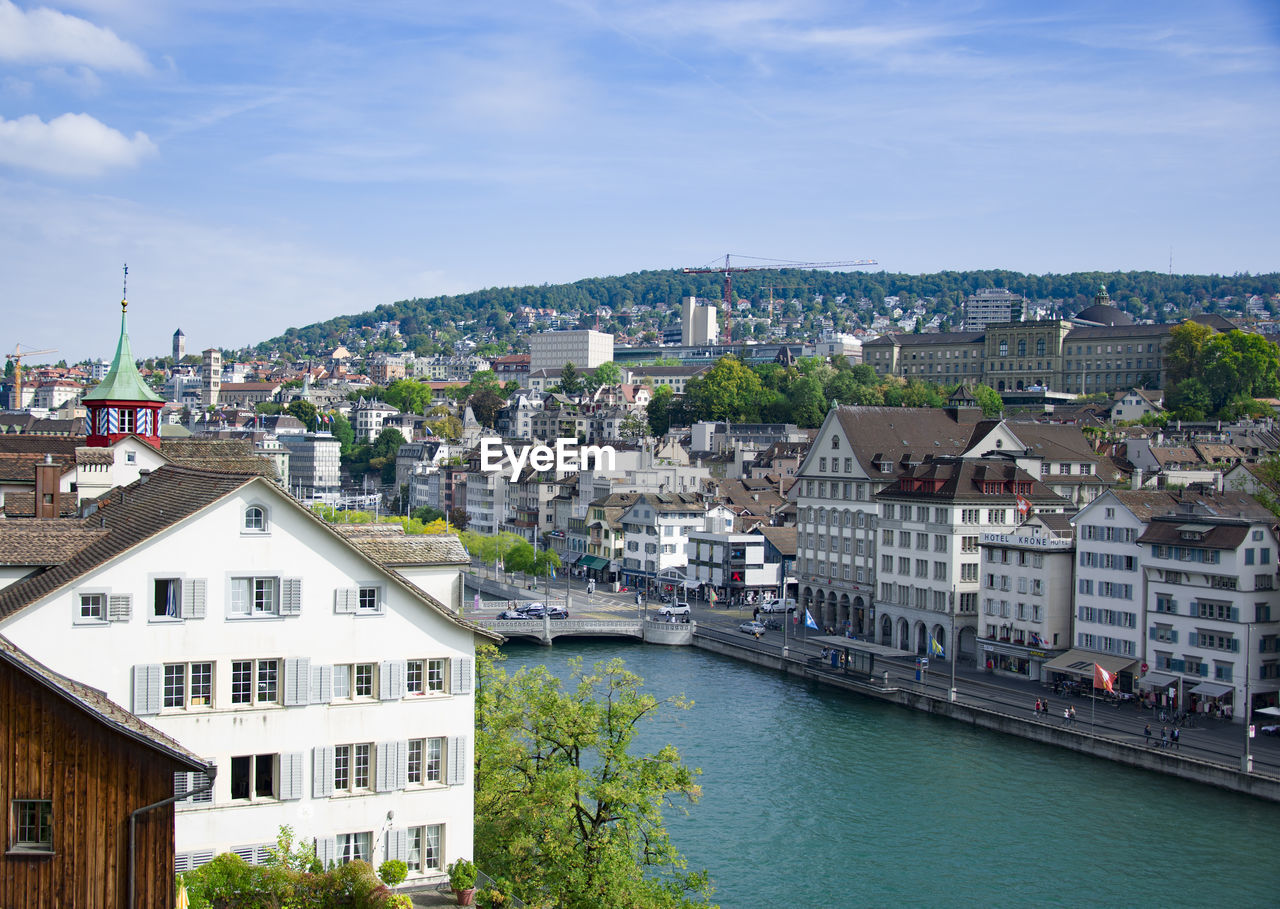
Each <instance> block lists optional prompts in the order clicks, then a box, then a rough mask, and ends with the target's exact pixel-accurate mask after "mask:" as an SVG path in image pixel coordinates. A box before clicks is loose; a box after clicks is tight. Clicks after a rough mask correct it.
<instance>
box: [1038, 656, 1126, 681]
mask: <svg viewBox="0 0 1280 909" xmlns="http://www.w3.org/2000/svg"><path fill="white" fill-rule="evenodd" d="M1137 662H1138V661H1137V660H1131V659H1129V658H1128V657H1122V656H1112V655H1111V654H1107V653H1093V652H1092V651H1089V650H1068V651H1067V652H1066V653H1064V654H1063V655H1062V656H1058V657H1054V658H1053V659H1052V660H1050V661H1049V662H1047V663H1045V664H1044V668H1045V669H1048V670H1050V671H1051V672H1069V673H1071V674H1072V675H1078V676H1081V677H1085V676H1087V677H1089V678H1093V664H1094V663H1097V664H1098V665H1099V666H1101V667H1102V668H1103V669H1105V670H1107V672H1112V673H1116V672H1124V671H1125V670H1127V669H1131V668H1132V667H1133V665H1134V664H1135V663H1137Z"/></svg>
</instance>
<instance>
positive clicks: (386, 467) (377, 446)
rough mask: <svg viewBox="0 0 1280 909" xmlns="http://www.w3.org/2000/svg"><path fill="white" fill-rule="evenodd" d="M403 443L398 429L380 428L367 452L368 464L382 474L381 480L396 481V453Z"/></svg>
mask: <svg viewBox="0 0 1280 909" xmlns="http://www.w3.org/2000/svg"><path fill="white" fill-rule="evenodd" d="M403 444H405V441H404V436H403V435H401V433H400V430H398V429H396V428H394V427H390V428H387V429H384V430H382V432H380V433H379V434H378V438H377V439H376V440H375V441H374V443H373V448H372V449H371V450H370V452H369V466H370V467H371V468H373V469H374V470H377V471H379V472H380V473H381V474H382V482H383V483H384V484H385V483H394V482H395V481H396V453H397V452H398V451H399V450H400V446H401V445H403Z"/></svg>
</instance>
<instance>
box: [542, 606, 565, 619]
mask: <svg viewBox="0 0 1280 909" xmlns="http://www.w3.org/2000/svg"><path fill="white" fill-rule="evenodd" d="M547 615H549V616H551V618H553V619H567V618H569V610H567V609H565V608H564V607H563V606H548V607H547Z"/></svg>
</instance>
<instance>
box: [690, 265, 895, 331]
mask: <svg viewBox="0 0 1280 909" xmlns="http://www.w3.org/2000/svg"><path fill="white" fill-rule="evenodd" d="M731 258H732V254H731V253H726V254H725V257H724V265H704V266H703V267H702V268H682V269H680V271H681V273H682V274H686V275H724V339H723V340H724V343H725V344H729V343H732V341H733V334H732V319H733V276H734V275H735V274H737V273H738V272H744V271H778V270H780V269H783V268H856V267H858V266H860V265H876V264H878V263H877V262H876V260H875V259H852V260H850V261H848V262H786V261H783V260H781V259H772V260H767V259H761V260H760V261H762V262H765V261H768V262H772V263H773V264H770V265H732V264H730V261H729V260H730V259H731ZM738 258H739V259H744V258H745V259H751V258H755V257H754V256H738Z"/></svg>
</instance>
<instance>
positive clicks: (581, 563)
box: [578, 555, 609, 568]
mask: <svg viewBox="0 0 1280 909" xmlns="http://www.w3.org/2000/svg"><path fill="white" fill-rule="evenodd" d="M578 567H579V568H608V567H609V560H608V559H602V558H601V557H600V556H595V555H584V556H583V557H582V558H580V559H578Z"/></svg>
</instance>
